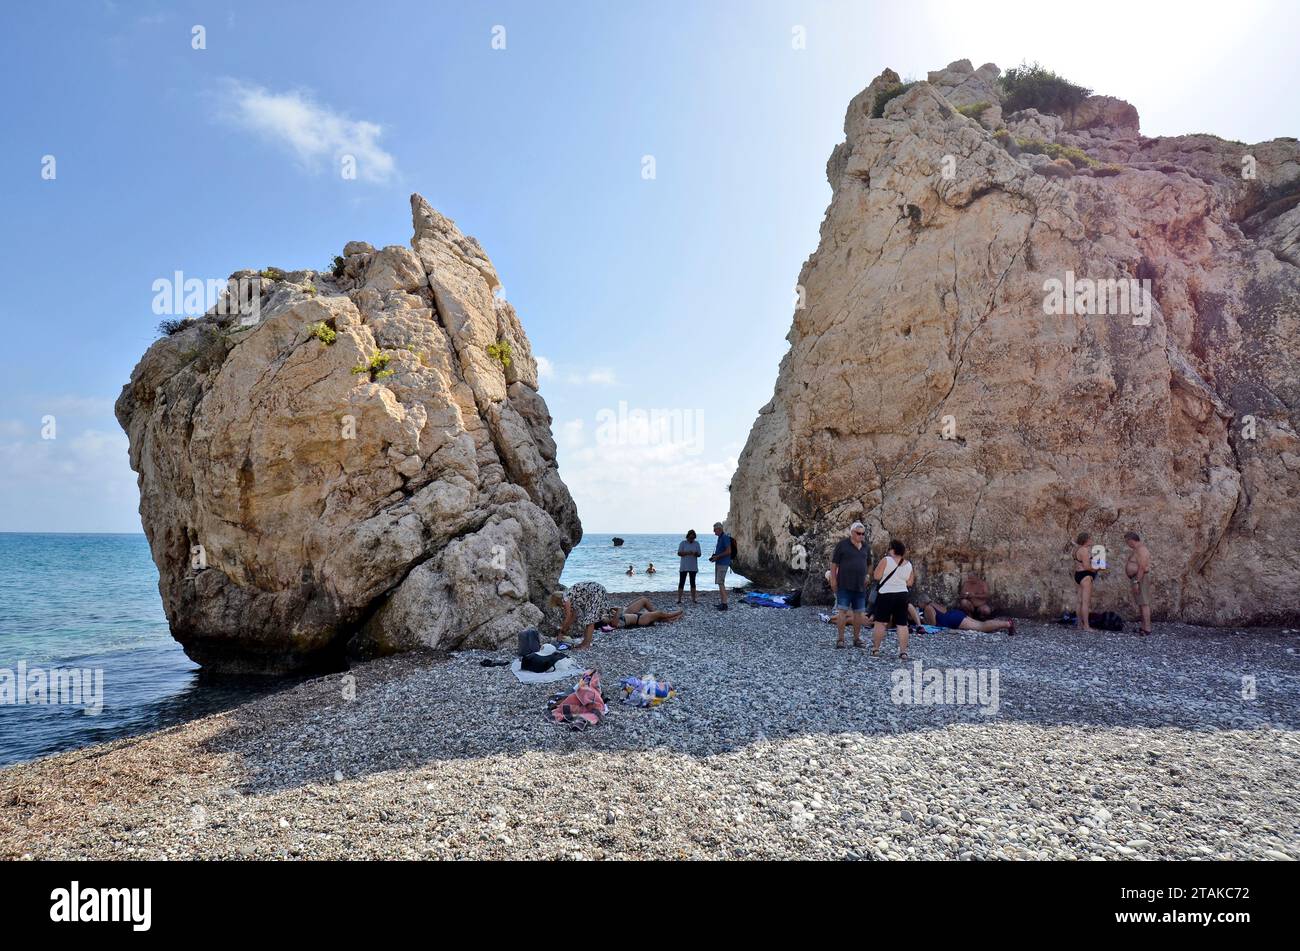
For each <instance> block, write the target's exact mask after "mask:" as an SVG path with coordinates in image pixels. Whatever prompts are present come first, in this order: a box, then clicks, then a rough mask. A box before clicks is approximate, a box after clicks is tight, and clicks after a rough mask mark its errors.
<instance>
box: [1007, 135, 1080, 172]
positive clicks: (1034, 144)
mask: <svg viewBox="0 0 1300 951" xmlns="http://www.w3.org/2000/svg"><path fill="white" fill-rule="evenodd" d="M1016 147H1017V148H1018V149H1020V151H1021V152H1028V153H1030V154H1031V155H1046V156H1047V157H1048V158H1050V159H1065V160H1066V161H1067V162H1069V163H1070V164H1071V165H1073V166H1074V167H1075V168H1096V167H1097V166H1098V165H1100V164H1101V163H1100V162H1098V161H1097V160H1096V159H1095V158H1093V157H1092V156H1091V155H1089V154H1088V153H1087V152H1085V151H1084V150H1083V149H1081V148H1078V147H1076V146H1073V145H1061V144H1060V143H1058V142H1043V141H1041V140H1039V139H1017V140H1016Z"/></svg>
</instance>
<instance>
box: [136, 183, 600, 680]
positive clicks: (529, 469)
mask: <svg viewBox="0 0 1300 951" xmlns="http://www.w3.org/2000/svg"><path fill="white" fill-rule="evenodd" d="M411 210H412V215H413V218H414V224H415V236H414V238H413V239H412V241H411V248H409V249H408V248H405V247H401V246H393V247H387V248H383V249H382V250H379V251H376V250H375V249H374V248H372V247H371V246H370V245H368V244H365V243H363V242H352V243H350V244H349V245H348V246H347V247H346V248H345V249H344V252H345V255H344V256H341V257H340V258H339V259H337V260H336V266H335V268H334V270H333V272H331V273H318V272H316V271H295V272H292V273H288V274H284V273H282V272H278V271H274V270H270V269H268V271H265V272H261V274H260V275H258V274H255V273H254V272H240V273H239V274H236V275H234V278H235V279H239V280H243V281H245V282H251V283H252V284H253V285H254V286H255V287H256V290H255V293H257V294H260V296H259V297H257V298H256V300H257V303H258V305H259V307H258V309H259V311H260V315H259V317H258V319H256V320H252V319H251V318H250V317H248V316H241V315H231V316H221V315H220V314H219V313H217V311H218V310H220V309H223V308H214V309H213V311H212V312H210V313H209V315H207V316H205V317H203V318H201V319H199V320H194V321H187V322H186V323H185V324H184V326H183V327H182V328H181V329H180V330H179V331H178V332H175V333H173V334H172V335H171V336H167V337H164V338H162V339H160V340H159V341H158V342H156V343H155V344H154V345H153V346H152V347H150V348H149V351H148V352H147V353H146V354H145V355H144V357H143V359H141V361H140V363H139V365H138V366H137V367H136V368H135V371H134V372H133V373H132V374H131V382H130V383H129V384H127V386H126V387H124V389H123V391H122V395H121V397H120V398H119V399H118V402H117V417H118V420H119V421H120V422H121V424H122V427H123V428H124V429H125V430H126V431H127V434H128V435H129V436H130V444H131V466H132V468H134V469H135V470H136V471H137V472H138V473H139V484H140V499H141V501H140V515H141V518H142V520H143V523H144V529H145V533H146V534H147V536H148V538H149V544H150V547H151V548H152V551H153V557H154V561H155V562H156V564H157V565H158V570H159V574H160V582H159V586H160V589H161V591H162V597H163V605H164V607H165V609H166V612H167V617H168V620H169V621H170V622H171V629H172V633H173V635H174V636H175V637H176V639H177V640H178V641H180V642H181V644H183V645H184V647H185V650H186V652H187V653H188V654H189V655H190V656H191V657H192V658H194V660H196V661H198V662H199V663H200V664H203V665H204V666H206V667H212V668H217V669H221V670H237V671H256V672H277V671H283V670H288V669H293V668H296V667H300V666H305V665H309V664H312V663H315V662H327V661H331V660H333V659H336V658H337V657H338V656H339V655H341V653H342V652H343V651H344V649H345V647H348V646H350V647H351V648H353V649H356V650H360V651H363V652H367V651H377V652H382V651H391V650H400V649H404V648H411V647H416V646H427V647H443V648H445V647H457V646H495V645H498V644H500V643H502V642H504V641H506V640H508V639H510V638H512V637H514V635H515V634H516V632H517V631H518V630H520V629H521V628H524V627H528V626H529V625H532V624H535V623H537V622H538V621H539V620H540V619H541V618H542V615H543V605H544V603H545V598H546V595H547V593H548V590H549V589H550V588H551V587H553V586H554V585H555V583H556V582H557V581H558V578H559V574H560V570H561V568H562V567H563V564H564V558H565V555H566V553H567V552H568V551H569V549H570V548H571V547H572V546H573V545H575V544H577V542H578V540H579V539H580V538H581V535H582V527H581V525H580V524H579V522H578V516H577V511H576V509H575V507H574V504H573V500H572V499H571V498H570V496H569V492H568V490H567V489H566V488H565V485H564V483H563V482H562V481H561V480H560V477H559V474H558V472H557V470H556V464H555V443H554V442H553V440H552V438H551V431H550V422H551V419H550V415H549V414H548V412H547V409H546V403H545V402H544V401H543V400H542V398H541V396H539V395H538V393H537V365H536V362H535V361H534V359H533V356H532V352H531V349H530V347H529V344H528V338H527V337H526V336H525V335H524V331H523V328H522V327H521V326H520V323H519V320H518V318H517V317H516V316H515V312H514V309H513V308H512V307H511V306H510V305H509V304H508V303H506V302H505V301H504V300H503V299H501V298H500V297H499V296H497V295H496V294H495V291H496V289H497V288H498V286H499V281H498V280H497V276H496V273H495V271H494V270H493V268H492V264H491V262H490V261H489V260H488V259H487V255H486V254H484V252H483V249H482V248H481V247H480V246H479V244H478V242H477V241H475V240H474V239H473V238H470V237H466V236H465V235H463V234H461V233H460V231H458V230H457V228H456V226H455V224H453V223H452V222H451V221H449V220H448V219H446V218H444V217H442V216H441V215H440V214H438V213H437V212H436V211H434V210H433V209H432V208H430V207H429V205H428V203H427V202H425V200H424V199H423V198H421V197H420V196H418V195H413V196H412V197H411ZM259 285H260V286H259ZM224 309H227V310H229V308H228V307H227V308H224ZM503 344H504V345H507V346H508V351H506V350H505V348H503V346H502V345H503ZM503 352H504V353H506V356H505V357H504V358H503V356H502V354H503ZM507 362H508V365H506V364H507Z"/></svg>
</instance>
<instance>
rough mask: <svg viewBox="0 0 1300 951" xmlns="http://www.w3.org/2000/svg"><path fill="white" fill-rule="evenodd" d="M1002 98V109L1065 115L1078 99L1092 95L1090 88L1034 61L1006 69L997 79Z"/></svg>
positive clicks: (1081, 100)
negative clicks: (1030, 63)
mask: <svg viewBox="0 0 1300 951" xmlns="http://www.w3.org/2000/svg"><path fill="white" fill-rule="evenodd" d="M998 83H999V84H1000V85H1001V86H1002V92H1003V95H1004V98H1003V100H1002V108H1003V110H1004V111H1005V112H1008V113H1011V112H1019V111H1020V110H1021V109H1037V110H1038V111H1039V112H1050V113H1051V114H1052V115H1057V116H1061V115H1068V114H1069V113H1070V112H1072V111H1073V110H1074V109H1075V107H1077V106H1078V105H1079V103H1081V102H1083V100H1085V99H1087V98H1088V97H1089V96H1091V95H1092V90H1091V89H1087V88H1085V87H1083V86H1080V85H1077V84H1076V83H1072V82H1070V81H1069V80H1068V79H1066V78H1065V77H1063V76H1058V75H1057V74H1056V73H1054V72H1052V71H1051V70H1050V69H1048V68H1047V67H1045V66H1040V65H1039V64H1038V63H1034V64H1032V65H1026V64H1024V63H1021V64H1020V65H1019V66H1016V67H1013V68H1011V69H1008V70H1007V71H1006V72H1005V73H1004V74H1003V75H1002V76H1001V77H1000V78H999V79H998Z"/></svg>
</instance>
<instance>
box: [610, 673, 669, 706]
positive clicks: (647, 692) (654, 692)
mask: <svg viewBox="0 0 1300 951" xmlns="http://www.w3.org/2000/svg"><path fill="white" fill-rule="evenodd" d="M618 685H619V687H621V688H622V690H623V697H622V700H623V702H624V703H627V704H631V705H632V706H634V707H657V706H659V704H661V703H663V702H664V701H665V700H671V699H672V698H673V697H675V696H677V690H676V688H674V687H673V685H672V684H670V683H669V682H668V681H666V680H655V679H654V678H653V677H624V678H623V679H622V680H620V681H619V683H618Z"/></svg>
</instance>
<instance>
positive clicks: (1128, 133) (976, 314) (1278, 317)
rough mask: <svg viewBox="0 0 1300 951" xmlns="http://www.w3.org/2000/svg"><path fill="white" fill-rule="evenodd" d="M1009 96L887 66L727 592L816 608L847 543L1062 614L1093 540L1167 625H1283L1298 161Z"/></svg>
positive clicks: (855, 106) (953, 78) (1012, 604)
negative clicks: (1136, 558) (1140, 581)
mask: <svg viewBox="0 0 1300 951" xmlns="http://www.w3.org/2000/svg"><path fill="white" fill-rule="evenodd" d="M998 78H999V70H998V69H997V67H996V66H993V65H991V64H989V65H986V66H983V67H981V68H980V69H978V70H976V69H973V68H972V66H971V64H970V63H969V62H968V61H961V62H958V63H953V64H951V65H950V66H948V67H947V68H946V69H944V70H940V71H938V72H936V73H931V74H930V76H929V77H928V81H924V82H918V83H915V84H912V85H910V86H908V85H906V84H902V83H900V81H899V77H898V76H897V74H895V73H894V72H893V71H891V70H886V71H885V72H884V73H882V74H881V75H880V76H879V77H877V78H876V80H875V81H873V82H872V83H871V85H870V86H869V87H868V88H867V89H865V90H864V91H863V92H862V93H860V94H859V95H858V96H857V97H856V98H855V99H854V100H853V102H852V103H851V104H850V106H849V109H848V114H847V116H846V118H845V135H846V139H845V141H844V142H843V143H842V144H841V145H839V146H837V147H836V148H835V150H834V152H833V153H832V155H831V157H830V160H829V162H828V163H827V175H828V178H829V180H830V184H831V187H832V199H831V204H830V207H829V208H828V210H827V213H826V218H825V220H824V222H823V224H822V228H821V240H820V244H819V246H818V249H817V251H816V253H815V254H814V255H813V256H812V257H811V258H810V259H809V260H808V261H807V263H806V264H805V265H804V268H803V271H802V273H801V275H800V279H799V284H800V287H801V296H802V301H803V306H801V307H800V308H799V309H797V311H796V313H795V317H794V324H793V327H792V329H791V331H790V334H789V340H790V350H789V353H788V354H787V355H786V356H785V358H784V359H783V361H782V363H781V368H780V374H779V377H778V380H777V384H776V390H775V393H774V395H773V398H772V400H771V402H769V403H768V404H767V405H766V406H764V407H763V408H762V409H761V410H760V411H759V416H758V419H757V421H756V422H755V423H754V426H753V429H752V431H751V433H750V436H749V440H748V443H747V445H746V447H745V450H744V452H743V454H742V456H741V459H740V466H739V470H738V472H737V473H736V476H735V478H734V479H733V482H732V485H731V515H730V522H729V525H728V527H729V529H730V530H732V531H733V532H734V533H735V534H736V536H737V538H738V540H739V543H740V551H741V552H742V563H741V564H739V565H738V566H737V567H738V570H739V571H741V572H742V573H744V574H745V575H747V576H749V577H751V578H755V579H758V580H760V581H762V582H766V583H772V584H775V583H782V584H789V583H797V584H802V585H803V586H804V590H805V596H807V597H810V598H817V597H825V595H826V588H825V586H824V583H823V581H822V577H821V576H822V571H823V570H824V569H825V568H826V567H827V562H828V559H829V553H830V549H831V547H832V546H833V544H834V543H835V541H836V540H838V539H839V538H840V537H843V534H844V532H845V530H846V528H847V526H848V525H849V524H850V523H851V522H853V521H854V520H855V519H860V520H862V521H863V522H865V523H866V524H867V525H868V528H869V532H870V537H871V541H872V543H873V545H874V546H875V548H876V551H877V552H879V551H881V550H882V549H883V546H884V543H885V542H886V541H887V540H888V539H889V538H890V537H891V536H893V537H899V538H901V539H903V540H904V541H906V542H907V543H908V544H909V545H910V546H911V548H912V552H913V553H914V555H915V560H916V563H917V565H918V568H919V573H920V575H921V584H922V587H923V588H924V589H925V590H926V591H927V592H928V593H930V594H932V595H933V596H936V597H939V598H945V597H947V598H951V597H952V596H953V593H954V591H955V589H956V586H957V583H958V579H959V577H960V576H961V575H962V574H963V573H964V572H965V571H968V570H975V571H978V572H980V573H982V574H983V575H984V576H985V577H986V578H987V579H988V581H989V583H990V585H991V587H992V589H993V593H994V597H995V600H996V601H997V602H998V603H1000V604H1002V605H1004V606H1006V607H1008V608H1010V609H1012V610H1015V611H1017V612H1019V613H1024V614H1054V613H1057V612H1059V611H1060V610H1061V609H1062V608H1063V607H1065V606H1067V605H1068V604H1069V603H1070V600H1071V599H1072V597H1073V585H1072V583H1071V579H1070V578H1069V575H1068V571H1069V559H1068V555H1067V554H1066V551H1067V547H1066V544H1067V542H1068V541H1070V540H1071V539H1072V537H1073V536H1074V535H1075V534H1076V533H1077V532H1080V531H1089V532H1091V533H1093V535H1094V541H1096V542H1097V543H1099V544H1103V545H1105V546H1107V547H1108V548H1109V549H1111V556H1110V557H1111V561H1112V564H1113V563H1114V562H1115V560H1116V558H1117V556H1120V555H1122V552H1120V551H1117V549H1119V548H1120V546H1121V545H1122V537H1123V533H1124V532H1125V531H1127V530H1129V529H1133V530H1136V531H1138V532H1140V533H1141V534H1142V535H1143V537H1144V539H1146V540H1147V541H1148V543H1149V545H1150V547H1151V549H1152V551H1153V553H1154V558H1155V570H1154V576H1153V580H1154V598H1155V603H1156V613H1157V616H1172V617H1180V618H1182V619H1185V620H1189V621H1195V622H1206V623H1216V624H1228V623H1249V622H1252V621H1265V620H1268V619H1276V618H1284V617H1285V618H1294V617H1295V616H1296V613H1297V608H1296V607H1295V600H1294V596H1293V595H1294V592H1295V590H1296V588H1297V586H1300V548H1298V547H1297V545H1296V543H1295V539H1296V538H1297V537H1298V536H1300V439H1298V438H1297V427H1298V426H1300V145H1298V144H1297V142H1296V140H1295V139H1292V138H1284V139H1276V140H1273V141H1271V142H1265V143H1260V144H1257V145H1245V144H1242V143H1237V142H1231V141H1227V140H1224V139H1220V138H1217V137H1215V136H1212V135H1203V134H1198V135H1187V136H1178V137H1161V138H1146V137H1144V136H1142V135H1141V134H1140V131H1139V121H1138V114H1137V111H1136V110H1135V109H1134V108H1133V106H1131V105H1129V104H1128V103H1126V102H1123V101H1122V100H1119V99H1114V98H1112V97H1105V96H1091V97H1088V98H1086V99H1084V100H1083V101H1082V102H1079V103H1077V104H1075V105H1074V106H1073V107H1072V108H1071V109H1069V110H1062V111H1061V114H1054V113H1052V112H1051V111H1040V110H1039V109H1036V108H1023V109H1019V110H1017V111H1011V110H1010V109H1009V108H1008V106H1007V101H1006V98H1005V94H1004V89H1003V87H1002V85H1001V84H1000V83H999V82H998ZM800 544H801V545H803V546H804V547H806V549H807V552H808V569H807V571H806V572H797V571H795V570H794V569H792V568H791V565H790V557H791V552H792V551H793V550H794V549H795V546H797V545H800ZM1114 573H1115V574H1122V572H1114ZM1126 589H1127V585H1125V584H1123V583H1122V581H1118V580H1117V581H1107V582H1103V583H1102V584H1101V585H1100V586H1099V589H1098V600H1099V601H1100V602H1101V603H1102V604H1103V605H1105V604H1108V603H1109V604H1115V603H1119V602H1122V601H1124V600H1125V598H1126V595H1127V590H1126Z"/></svg>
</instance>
